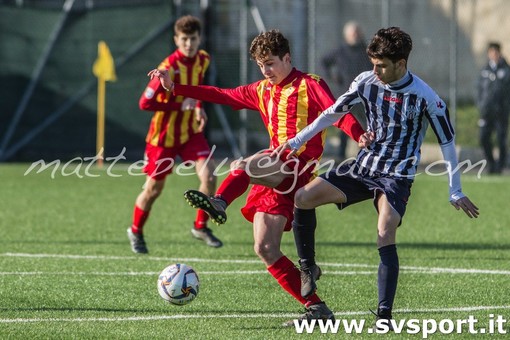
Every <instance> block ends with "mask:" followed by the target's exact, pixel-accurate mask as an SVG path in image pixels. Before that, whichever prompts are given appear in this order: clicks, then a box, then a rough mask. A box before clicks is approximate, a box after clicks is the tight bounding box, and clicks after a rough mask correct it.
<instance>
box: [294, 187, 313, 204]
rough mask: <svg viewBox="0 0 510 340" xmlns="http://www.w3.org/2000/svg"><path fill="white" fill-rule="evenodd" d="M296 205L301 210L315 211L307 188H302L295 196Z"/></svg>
mask: <svg viewBox="0 0 510 340" xmlns="http://www.w3.org/2000/svg"><path fill="white" fill-rule="evenodd" d="M294 205H295V206H296V207H297V208H299V209H313V208H315V206H314V204H313V200H312V199H311V197H310V192H309V191H306V190H305V188H300V189H299V190H298V191H297V192H296V195H295V196H294Z"/></svg>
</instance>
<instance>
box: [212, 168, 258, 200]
mask: <svg viewBox="0 0 510 340" xmlns="http://www.w3.org/2000/svg"><path fill="white" fill-rule="evenodd" d="M249 185H250V176H249V175H248V173H247V172H246V171H245V170H243V169H235V170H232V171H231V172H230V174H228V176H227V178H225V179H224V180H223V182H221V185H220V187H219V188H218V190H217V191H216V195H217V196H221V198H222V199H223V200H224V201H225V202H227V205H229V204H230V203H232V201H234V200H235V199H236V198H238V197H239V196H241V195H242V194H244V192H245V191H246V189H248V186H249Z"/></svg>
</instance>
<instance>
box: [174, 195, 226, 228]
mask: <svg viewBox="0 0 510 340" xmlns="http://www.w3.org/2000/svg"><path fill="white" fill-rule="evenodd" d="M184 198H185V199H186V201H188V203H189V205H191V206H192V207H193V208H197V209H202V210H204V211H205V212H206V213H207V214H208V215H209V217H210V218H211V220H212V221H213V222H214V223H216V224H217V225H220V224H224V223H225V222H227V213H226V212H225V209H226V208H227V204H226V203H225V201H223V200H222V199H219V198H216V197H209V196H207V195H206V194H204V193H201V192H200V191H198V190H188V191H186V192H185V193H184Z"/></svg>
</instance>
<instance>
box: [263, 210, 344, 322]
mask: <svg viewBox="0 0 510 340" xmlns="http://www.w3.org/2000/svg"><path fill="white" fill-rule="evenodd" d="M286 222H287V218H286V217H285V216H283V215H272V214H267V213H263V212H257V213H255V216H254V219H253V236H254V250H255V253H256V254H257V255H258V256H259V258H260V259H261V260H262V262H264V264H265V265H266V267H267V270H268V271H269V273H270V274H271V275H272V276H273V277H274V278H275V279H276V281H277V282H278V284H279V285H280V286H281V287H282V288H283V289H284V290H285V291H287V292H288V293H289V294H290V295H291V296H292V297H294V298H295V299H296V300H298V301H299V302H300V303H301V304H303V305H304V306H305V308H306V313H305V314H303V316H301V319H307V320H311V319H323V320H327V319H333V320H334V315H333V313H332V312H331V310H330V309H329V308H328V307H327V306H326V304H325V303H324V302H323V301H321V299H320V298H319V297H318V296H317V295H316V294H313V295H312V296H310V297H309V298H306V299H305V298H303V297H302V296H301V293H300V292H301V281H300V273H299V269H297V267H296V266H295V265H294V263H293V262H292V261H291V260H290V259H289V258H288V257H287V256H285V255H284V254H283V253H282V252H281V249H280V244H281V239H282V235H283V231H284V230H285V226H286ZM292 325H293V322H292V321H290V322H286V323H284V326H292Z"/></svg>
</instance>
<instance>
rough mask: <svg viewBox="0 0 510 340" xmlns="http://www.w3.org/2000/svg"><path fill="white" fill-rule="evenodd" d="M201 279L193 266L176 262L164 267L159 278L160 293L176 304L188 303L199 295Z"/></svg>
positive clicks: (165, 298)
mask: <svg viewBox="0 0 510 340" xmlns="http://www.w3.org/2000/svg"><path fill="white" fill-rule="evenodd" d="M199 284H200V281H199V279H198V275H197V273H196V272H195V270H194V269H193V268H191V267H190V266H188V265H186V264H182V263H174V264H171V265H169V266H168V267H166V268H165V269H163V271H162V272H161V274H159V278H158V293H159V295H160V296H161V297H162V298H163V299H164V300H166V301H168V302H170V303H172V304H174V305H179V306H182V305H186V304H188V303H190V302H191V301H193V300H194V299H195V298H196V297H197V295H198V287H199Z"/></svg>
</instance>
